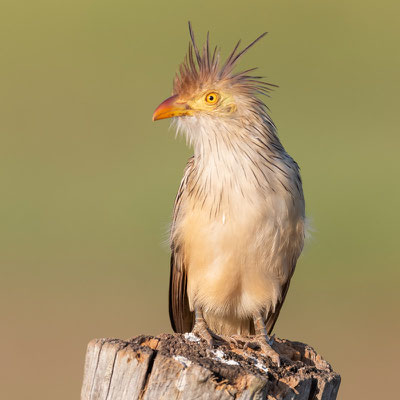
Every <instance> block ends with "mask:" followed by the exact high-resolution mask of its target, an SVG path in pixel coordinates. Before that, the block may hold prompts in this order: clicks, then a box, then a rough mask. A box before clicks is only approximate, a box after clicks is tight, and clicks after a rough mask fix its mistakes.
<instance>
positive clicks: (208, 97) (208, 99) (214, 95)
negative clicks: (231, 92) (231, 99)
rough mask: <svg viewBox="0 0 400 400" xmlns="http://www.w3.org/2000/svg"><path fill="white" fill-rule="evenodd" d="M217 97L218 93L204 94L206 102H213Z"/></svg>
mask: <svg viewBox="0 0 400 400" xmlns="http://www.w3.org/2000/svg"><path fill="white" fill-rule="evenodd" d="M218 99H219V96H218V93H215V92H210V93H208V94H206V103H208V104H215V103H216V102H217V101H218Z"/></svg>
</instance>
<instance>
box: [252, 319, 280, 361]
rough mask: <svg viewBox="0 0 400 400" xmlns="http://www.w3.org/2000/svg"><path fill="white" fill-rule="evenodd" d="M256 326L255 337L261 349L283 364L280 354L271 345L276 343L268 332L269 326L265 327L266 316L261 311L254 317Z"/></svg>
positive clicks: (273, 359)
mask: <svg viewBox="0 0 400 400" xmlns="http://www.w3.org/2000/svg"><path fill="white" fill-rule="evenodd" d="M253 320H254V328H255V331H256V335H255V339H256V342H257V344H258V345H259V346H260V348H261V351H262V352H263V353H264V354H265V355H267V356H268V357H269V358H270V359H271V360H272V361H273V362H274V363H276V364H277V365H278V367H279V366H280V365H281V361H280V358H279V354H278V353H277V352H276V351H275V350H274V349H273V348H272V347H271V346H272V344H273V343H274V339H273V337H270V336H269V335H268V333H267V328H266V327H265V322H264V318H263V317H262V315H261V313H259V314H257V315H256V316H254V318H253Z"/></svg>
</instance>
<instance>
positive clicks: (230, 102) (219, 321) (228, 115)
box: [153, 22, 306, 365]
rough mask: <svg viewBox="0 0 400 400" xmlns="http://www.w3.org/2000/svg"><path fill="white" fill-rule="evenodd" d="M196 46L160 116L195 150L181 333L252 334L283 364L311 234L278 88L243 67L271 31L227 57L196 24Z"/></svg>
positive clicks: (177, 308) (181, 273) (176, 218)
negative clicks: (275, 102)
mask: <svg viewBox="0 0 400 400" xmlns="http://www.w3.org/2000/svg"><path fill="white" fill-rule="evenodd" d="M189 34H190V41H189V48H188V52H187V54H186V56H185V58H184V61H183V62H182V63H181V65H180V66H179V69H178V71H177V73H176V75H175V78H174V81H173V91H172V96H171V97H169V98H167V99H166V100H165V101H163V102H162V103H161V104H160V105H159V106H158V107H157V108H156V110H155V111H154V114H153V121H157V120H162V119H166V118H172V121H173V125H174V126H175V128H176V130H177V132H181V133H182V134H183V135H184V136H185V137H186V139H187V143H188V145H189V146H191V147H192V148H193V156H192V157H190V158H189V160H188V162H187V165H186V167H185V169H184V174H183V178H182V181H181V183H180V186H179V190H178V193H177V195H176V199H175V204H174V209H173V218H172V224H171V229H170V247H171V262H170V282H169V315H170V321H171V325H172V328H173V330H174V331H175V332H178V333H184V332H194V333H196V334H198V335H199V336H200V337H201V338H202V339H204V340H206V342H207V343H208V344H209V345H210V346H214V344H215V341H214V339H216V338H218V337H232V338H234V337H235V335H236V336H241V337H244V336H246V337H249V336H250V337H252V338H253V340H254V341H255V343H257V344H258V345H259V347H261V349H262V351H263V352H264V353H265V354H266V355H267V356H268V357H270V358H271V359H272V361H273V362H276V363H277V364H278V365H279V364H280V358H279V355H278V353H277V352H276V351H275V350H274V349H273V343H274V341H273V337H271V336H270V335H271V332H272V330H273V328H274V325H275V323H276V320H277V318H278V316H279V313H280V311H281V308H282V304H283V302H284V301H285V298H286V295H287V292H288V289H289V285H290V281H291V278H292V276H293V273H294V270H295V267H296V262H297V259H298V258H299V256H300V253H301V252H302V249H303V246H304V238H305V226H306V217H305V201H304V195H303V189H302V180H301V177H300V169H299V166H298V164H297V163H296V162H295V161H294V159H293V158H292V157H291V156H290V155H289V154H288V153H287V152H286V150H285V148H284V147H283V145H282V143H281V141H280V139H279V138H278V134H277V128H276V126H275V125H274V123H273V121H272V119H271V118H270V115H269V114H270V111H269V108H268V107H267V105H266V104H265V102H264V101H263V97H262V96H263V95H266V96H269V94H270V92H271V90H272V89H273V88H274V87H276V85H273V84H271V83H268V82H265V80H264V78H263V77H261V76H258V75H254V74H253V71H254V70H255V69H256V68H251V69H246V70H243V71H241V72H240V71H239V72H236V66H237V63H238V61H239V59H241V58H242V56H243V55H244V54H245V53H247V51H248V50H249V49H250V48H252V47H253V46H254V45H255V44H256V43H257V42H258V41H259V40H260V39H261V38H263V37H264V36H265V35H266V33H263V34H262V35H260V36H259V37H257V39H255V40H254V41H253V42H251V43H250V44H249V45H248V46H246V47H244V48H243V49H242V50H239V47H240V43H241V41H240V40H239V42H238V43H237V44H236V46H235V47H234V49H233V51H232V52H231V53H230V55H229V56H228V57H227V58H226V60H225V61H221V56H220V49H219V48H218V47H214V49H213V50H212V51H211V50H210V40H209V33H207V38H206V41H205V43H204V45H203V46H202V48H201V49H200V48H199V47H198V46H197V44H196V41H195V36H194V33H193V29H192V26H191V23H190V22H189Z"/></svg>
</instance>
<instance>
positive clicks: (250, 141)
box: [179, 117, 287, 214]
mask: <svg viewBox="0 0 400 400" xmlns="http://www.w3.org/2000/svg"><path fill="white" fill-rule="evenodd" d="M179 128H181V129H182V130H183V131H184V132H185V133H186V136H187V139H188V141H189V143H190V144H191V145H192V146H193V149H194V169H193V174H192V176H191V186H192V190H191V195H192V196H193V197H195V199H196V201H199V202H203V203H204V204H207V203H209V204H208V206H209V207H210V208H212V213H215V214H217V213H218V212H219V210H221V209H224V208H225V209H226V208H228V209H229V208H232V207H235V208H237V207H239V206H240V204H241V203H243V202H247V203H251V202H253V201H255V199H256V198H257V197H260V198H265V194H266V192H268V191H271V192H274V191H275V186H276V185H277V182H278V181H279V180H284V178H285V177H282V176H281V175H282V170H281V168H282V167H280V166H277V163H278V161H277V160H279V159H283V158H284V156H285V155H286V156H287V154H286V152H285V150H284V149H283V147H282V145H281V144H280V142H279V139H278V138H277V136H276V134H275V131H274V126H273V124H272V122H271V123H270V125H269V126H268V121H267V120H261V119H249V120H246V119H245V118H242V119H232V120H226V121H221V120H219V119H216V118H212V117H209V118H207V117H201V118H191V119H189V120H187V121H184V122H183V125H182V126H180V127H179Z"/></svg>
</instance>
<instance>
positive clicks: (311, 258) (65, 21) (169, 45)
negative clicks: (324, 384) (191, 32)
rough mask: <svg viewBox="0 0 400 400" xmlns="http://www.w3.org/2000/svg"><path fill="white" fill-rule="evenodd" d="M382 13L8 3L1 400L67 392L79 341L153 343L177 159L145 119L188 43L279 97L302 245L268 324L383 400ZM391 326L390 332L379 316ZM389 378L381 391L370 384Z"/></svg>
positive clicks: (392, 181) (388, 310)
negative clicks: (238, 58) (303, 224)
mask: <svg viewBox="0 0 400 400" xmlns="http://www.w3.org/2000/svg"><path fill="white" fill-rule="evenodd" d="M399 12H400V6H399V2H398V1H394V0H393V1H382V2H376V1H370V0H367V1H365V0H363V1H361V0H358V1H356V0H351V1H349V0H347V1H344V0H340V1H338V0H335V1H324V2H321V1H318V0H313V1H290V0H280V1H271V0H268V1H266V0H263V1H253V2H251V4H250V3H248V4H246V3H244V2H242V1H232V0H231V1H218V2H217V1H213V2H211V1H203V2H188V1H176V0H170V1H164V2H158V3H154V2H152V3H151V2H148V3H144V2H140V3H138V2H134V1H132V0H131V1H126V0H114V1H101V0H98V1H96V2H94V1H82V0H79V1H78V0H70V1H68V2H67V1H54V0H52V1H50V0H47V1H43V0H37V1H18V0H12V1H11V0H2V2H1V5H0V30H1V35H0V54H1V57H0V126H1V138H0V164H1V168H0V182H1V203H0V204H1V206H0V220H1V225H0V263H1V283H0V285H1V287H0V288H1V295H0V296H1V298H0V299H1V316H2V317H1V320H2V324H1V347H2V350H1V355H2V362H1V365H0V376H1V378H0V379H1V381H2V382H1V398H3V399H28V398H29V399H58V400H63V399H65V400H67V399H68V400H69V399H76V398H78V397H79V391H80V385H81V378H82V371H83V361H84V355H85V348H86V344H87V342H88V341H89V340H90V339H92V338H95V337H119V338H128V337H131V336H134V335H137V334H140V333H147V334H157V333H160V332H170V326H169V320H168V315H167V286H168V274H169V266H168V262H169V253H168V246H167V245H166V244H165V239H166V237H167V233H166V232H167V228H168V223H169V221H170V217H171V212H172V205H173V201H174V196H175V193H176V190H177V187H178V184H179V181H180V178H181V176H182V171H183V168H184V165H185V163H186V159H187V158H188V157H189V155H190V154H191V151H190V149H187V148H186V146H185V143H184V142H183V141H182V140H175V139H174V132H173V131H171V130H170V129H169V122H168V121H163V122H158V123H153V122H152V121H151V116H152V112H153V110H154V108H155V107H156V106H157V105H158V104H159V103H160V102H161V101H162V100H164V99H165V98H166V97H167V96H169V94H170V92H171V87H172V78H173V75H174V73H175V70H176V68H177V66H178V64H179V63H180V62H181V60H182V59H183V57H184V54H185V52H186V48H187V44H188V31H187V20H189V19H190V20H191V21H192V22H193V25H194V29H195V32H196V34H197V37H198V41H199V42H200V41H201V40H203V38H204V37H205V34H206V32H207V30H210V32H211V39H212V43H214V44H218V45H220V46H221V47H222V54H223V55H226V54H227V53H228V52H229V51H230V50H231V49H232V47H233V45H234V44H235V43H236V41H237V40H238V39H239V38H241V39H242V40H243V43H248V42H250V41H251V40H252V39H254V38H255V37H256V36H257V35H259V34H260V33H261V32H264V31H268V32H270V33H269V35H268V36H267V38H266V39H264V40H263V41H261V42H260V43H259V44H258V45H257V46H256V47H254V48H253V49H252V50H251V51H250V52H249V54H248V55H247V56H246V57H244V58H243V60H242V63H241V67H243V68H247V67H253V66H259V67H260V71H261V74H262V75H265V76H267V78H268V80H269V81H270V82H273V83H276V84H278V85H280V87H279V89H277V90H276V91H275V92H274V93H273V94H272V97H271V98H270V99H267V103H268V105H269V107H270V108H271V110H272V111H271V115H272V118H273V119H274V121H275V122H276V124H277V126H278V129H279V132H280V137H281V140H282V142H283V143H284V145H285V147H286V148H287V150H288V152H289V153H290V154H291V155H292V156H293V157H294V158H295V159H296V160H297V161H298V163H299V164H300V166H301V168H302V175H303V180H304V189H305V194H306V201H307V212H308V215H309V216H310V217H311V219H312V221H313V226H314V233H313V238H312V239H311V240H310V241H309V243H308V245H307V246H306V249H305V251H304V253H303V255H302V256H301V259H300V261H299V264H298V268H297V271H296V274H295V277H294V280H293V284H292V287H291V290H290V292H289V296H288V299H287V301H286V304H285V306H284V310H283V312H282V313H281V317H280V319H279V321H278V324H277V327H276V333H277V335H278V336H280V337H284V338H289V339H295V340H299V341H304V342H306V343H309V344H310V345H312V346H314V347H315V348H316V349H317V350H318V351H319V352H320V353H321V354H322V355H324V356H325V357H326V358H327V359H328V360H329V361H330V362H331V363H332V365H333V366H334V368H335V369H336V370H337V371H338V372H339V373H341V375H342V386H341V390H340V392H339V398H340V399H384V398H385V399H386V398H387V399H393V398H396V397H397V396H396V394H395V393H397V394H398V390H397V388H396V387H395V385H394V382H395V381H396V379H397V371H396V368H397V367H396V366H397V362H398V357H399V355H400V354H399V341H398V339H399V328H400V323H399V317H398V316H399V305H400V298H399V293H398V291H399V290H398V287H399V285H398V283H399V275H400V274H399V268H398V266H399V244H398V237H399V219H400V218H399V217H400V211H399V198H400V193H399V192H400V191H399V172H400V171H399V163H398V154H399V145H400V139H399V128H398V127H399V124H400V117H399V115H400V112H399V100H398V99H399V92H400V84H399V70H400V56H399V39H400V27H399V22H398V15H399ZM396 315H397V317H396ZM385 382H387V383H385Z"/></svg>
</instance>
